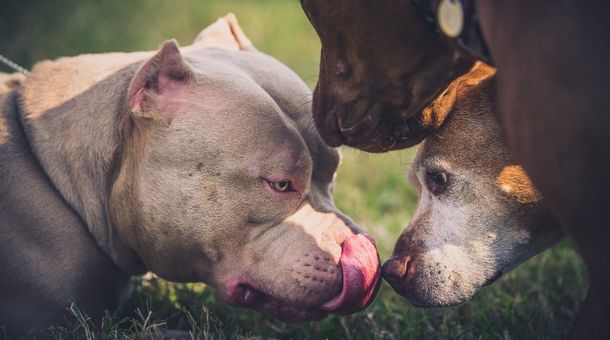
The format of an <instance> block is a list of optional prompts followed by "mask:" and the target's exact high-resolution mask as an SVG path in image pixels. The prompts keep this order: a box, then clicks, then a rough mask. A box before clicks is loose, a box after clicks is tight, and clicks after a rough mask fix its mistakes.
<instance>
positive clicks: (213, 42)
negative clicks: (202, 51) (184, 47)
mask: <svg viewBox="0 0 610 340" xmlns="http://www.w3.org/2000/svg"><path fill="white" fill-rule="evenodd" d="M193 45H194V46H199V47H203V48H208V47H218V48H223V49H226V50H231V51H240V50H251V49H254V46H253V45H252V42H251V41H250V39H248V37H247V36H246V34H245V33H244V31H243V30H242V29H241V26H239V22H237V18H236V17H235V15H234V14H233V13H229V14H227V15H225V16H224V17H222V18H219V19H218V20H216V22H215V23H213V24H212V25H210V26H208V27H206V28H205V29H204V30H203V31H201V33H199V34H198V35H197V38H195V41H193Z"/></svg>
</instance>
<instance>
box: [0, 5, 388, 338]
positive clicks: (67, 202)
mask: <svg viewBox="0 0 610 340" xmlns="http://www.w3.org/2000/svg"><path fill="white" fill-rule="evenodd" d="M309 101H310V91H309V90H308V88H307V87H306V86H305V84H304V83H303V82H302V81H301V80H300V79H299V78H298V77H297V76H296V75H295V74H294V73H293V72H292V71H290V70H289V69H288V68H286V67H285V66H284V65H282V64H280V63H279V62H278V61H276V60H274V59H273V58H271V57H269V56H267V55H265V54H262V53H260V52H258V51H256V50H255V49H254V48H253V47H252V46H251V43H250V41H249V40H248V39H247V38H246V36H245V35H244V34H243V32H242V31H241V29H240V28H239V26H238V25H237V22H236V20H235V18H234V17H233V16H232V15H229V16H227V17H225V18H222V19H220V20H219V21H218V22H217V23H216V24H214V25H212V26H211V27H209V28H207V29H206V30H204V31H203V32H202V33H201V34H200V35H199V36H198V38H197V39H196V41H195V42H194V44H193V45H191V46H189V47H186V48H182V49H179V48H178V46H177V44H176V42H174V41H167V42H165V43H164V44H163V46H162V47H161V49H160V50H159V51H158V52H156V53H155V52H137V53H111V54H97V55H82V56H78V57H70V58H60V59H58V60H55V61H44V62H41V63H39V64H37V65H36V66H35V68H34V69H33V71H32V73H31V75H29V76H27V77H26V78H25V79H10V81H9V82H8V83H4V85H3V87H2V92H0V103H2V109H1V111H0V112H1V115H0V232H1V233H2V235H3V242H2V247H0V271H1V272H2V280H0V325H1V326H4V327H5V328H6V330H7V331H8V334H9V335H22V334H26V332H28V331H29V330H30V329H44V328H46V327H48V326H50V325H53V324H56V323H61V322H62V321H63V320H64V318H65V308H66V306H67V305H68V303H69V301H70V300H74V301H75V302H76V303H77V304H78V305H80V306H81V307H82V308H83V309H84V310H85V311H86V312H87V313H88V314H89V315H90V316H92V317H93V319H94V320H98V319H99V317H100V316H101V315H102V314H103V313H104V311H105V310H113V309H114V308H116V307H117V306H118V304H119V303H120V298H121V296H122V295H123V294H124V293H125V292H126V291H127V290H128V289H127V288H128V283H129V278H130V276H132V275H141V274H143V273H145V272H147V271H152V272H154V273H156V274H158V275H159V276H161V277H163V278H166V279H168V280H173V281H180V282H185V281H201V282H206V283H208V284H210V285H212V286H214V287H216V288H217V289H218V291H219V293H220V295H221V296H222V297H223V298H224V300H225V301H226V302H228V303H230V304H232V305H236V306H240V307H249V308H255V309H257V310H259V311H262V312H265V313H267V314H270V315H272V316H275V317H278V318H281V319H283V320H305V319H318V318H321V317H323V316H325V315H326V314H327V313H329V312H332V313H337V314H347V313H352V312H356V311H358V310H361V309H362V308H364V307H366V306H367V305H368V304H369V302H370V301H371V300H372V299H373V297H374V295H375V293H376V291H377V288H378V286H379V272H380V268H379V258H378V255H377V251H376V248H375V246H374V244H373V243H372V241H371V240H370V239H369V238H368V236H366V235H365V234H363V233H362V232H361V231H360V230H359V229H358V228H357V227H356V226H355V225H354V224H353V223H352V222H351V220H350V219H349V218H348V217H346V216H345V215H343V214H342V213H341V212H339V211H338V210H337V209H336V208H335V206H334V204H333V202H332V199H331V190H332V186H333V175H334V173H335V170H336V168H337V164H338V162H339V155H338V153H337V151H336V150H334V149H332V148H329V147H327V146H325V144H324V143H323V142H322V140H321V139H320V138H319V137H318V135H317V134H316V133H315V129H314V127H313V122H312V120H311V112H310V108H309V105H307V103H309Z"/></svg>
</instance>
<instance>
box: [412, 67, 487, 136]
mask: <svg viewBox="0 0 610 340" xmlns="http://www.w3.org/2000/svg"><path fill="white" fill-rule="evenodd" d="M495 72H496V69H495V68H493V67H491V66H489V65H487V64H485V63H482V62H480V61H477V62H476V63H475V64H474V66H472V68H471V69H470V71H468V73H466V74H464V75H462V76H460V77H459V78H457V79H456V80H454V81H453V82H451V84H449V86H447V88H446V89H445V91H443V92H442V93H441V94H440V95H439V96H438V97H436V98H435V99H434V100H433V101H432V103H430V105H428V106H427V107H425V108H424V109H423V110H422V125H423V126H426V127H428V128H430V129H431V130H436V129H438V128H439V127H440V126H441V125H442V124H443V122H444V121H445V118H447V115H448V114H449V112H451V110H452V109H453V105H454V104H455V100H456V99H457V96H458V94H459V93H460V91H464V89H465V87H466V86H477V85H478V84H479V83H481V82H482V81H483V80H485V79H488V78H489V77H491V76H492V75H493V74H494V73H495Z"/></svg>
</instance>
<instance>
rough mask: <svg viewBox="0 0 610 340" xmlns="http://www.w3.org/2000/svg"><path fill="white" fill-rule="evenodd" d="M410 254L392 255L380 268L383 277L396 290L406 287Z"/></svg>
mask: <svg viewBox="0 0 610 340" xmlns="http://www.w3.org/2000/svg"><path fill="white" fill-rule="evenodd" d="M411 262H412V261H411V257H410V256H396V255H395V256H392V257H390V258H389V259H388V260H387V261H386V262H385V263H384V264H383V268H382V269H381V273H382V275H383V278H384V279H386V281H388V282H389V283H390V285H391V286H392V288H394V289H395V290H396V291H398V292H400V291H402V290H403V289H404V288H406V287H405V286H406V284H407V281H408V278H409V273H410V270H409V267H410V266H411Z"/></svg>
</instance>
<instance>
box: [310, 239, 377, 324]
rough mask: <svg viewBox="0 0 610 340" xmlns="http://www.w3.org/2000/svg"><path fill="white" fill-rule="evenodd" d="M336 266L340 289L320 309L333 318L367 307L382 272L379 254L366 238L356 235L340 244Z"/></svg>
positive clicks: (375, 292) (373, 295)
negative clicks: (332, 315)
mask: <svg viewBox="0 0 610 340" xmlns="http://www.w3.org/2000/svg"><path fill="white" fill-rule="evenodd" d="M339 262H340V263H341V270H342V271H343V289H342V290H341V293H339V295H337V296H336V297H334V298H333V299H331V300H330V301H328V302H326V303H324V304H323V305H322V307H321V308H322V309H324V310H326V311H329V312H333V313H335V314H351V313H355V312H357V311H360V310H362V309H364V308H365V307H366V306H368V304H369V303H370V302H371V301H373V298H374V297H375V294H377V290H378V289H379V284H380V279H379V273H380V271H381V269H380V266H379V254H378V253H377V248H375V245H374V244H373V242H371V240H369V238H368V237H367V236H364V235H363V234H358V235H353V236H350V237H349V238H348V239H346V240H345V241H343V246H342V251H341V259H340V261H339Z"/></svg>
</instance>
